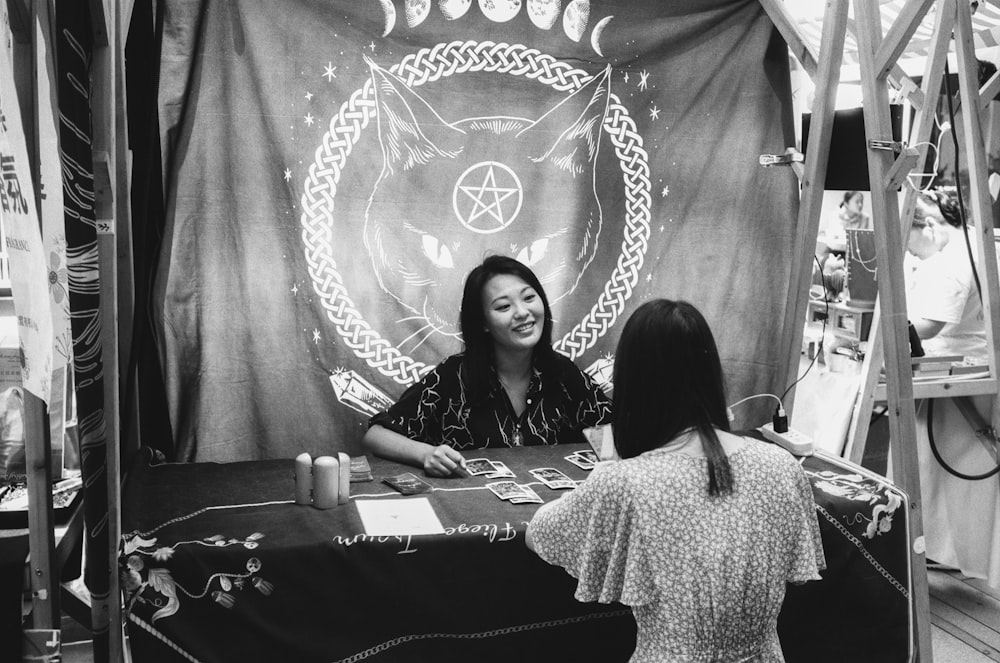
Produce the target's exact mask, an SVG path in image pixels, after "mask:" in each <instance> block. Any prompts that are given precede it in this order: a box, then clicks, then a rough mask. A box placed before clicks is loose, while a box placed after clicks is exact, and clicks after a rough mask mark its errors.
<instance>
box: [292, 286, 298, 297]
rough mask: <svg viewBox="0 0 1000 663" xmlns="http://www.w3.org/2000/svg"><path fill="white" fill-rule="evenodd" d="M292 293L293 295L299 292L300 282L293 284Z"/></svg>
mask: <svg viewBox="0 0 1000 663" xmlns="http://www.w3.org/2000/svg"><path fill="white" fill-rule="evenodd" d="M292 294H293V295H297V294H299V284H298V283H296V284H294V285H292Z"/></svg>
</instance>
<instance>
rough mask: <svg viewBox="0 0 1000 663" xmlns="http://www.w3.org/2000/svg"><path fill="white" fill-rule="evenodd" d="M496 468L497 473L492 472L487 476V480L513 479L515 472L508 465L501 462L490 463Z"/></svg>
mask: <svg viewBox="0 0 1000 663" xmlns="http://www.w3.org/2000/svg"><path fill="white" fill-rule="evenodd" d="M490 462H491V463H493V466H494V467H495V468H496V471H495V472H490V473H489V474H487V475H486V478H487V479H513V478H514V471H513V470H512V469H510V468H509V467H507V465H506V464H504V463H502V462H500V461H499V460H493V461H490Z"/></svg>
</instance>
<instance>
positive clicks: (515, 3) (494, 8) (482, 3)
mask: <svg viewBox="0 0 1000 663" xmlns="http://www.w3.org/2000/svg"><path fill="white" fill-rule="evenodd" d="M479 8H480V9H481V10H482V11H483V15H484V16H486V18H488V19H490V20H491V21H494V22H496V23H504V22H506V21H509V20H510V19H512V18H514V17H515V16H517V12H519V11H521V0H479Z"/></svg>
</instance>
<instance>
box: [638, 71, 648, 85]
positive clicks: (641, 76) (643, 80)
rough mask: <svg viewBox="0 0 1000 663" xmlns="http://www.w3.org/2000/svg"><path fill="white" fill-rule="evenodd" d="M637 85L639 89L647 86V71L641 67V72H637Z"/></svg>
mask: <svg viewBox="0 0 1000 663" xmlns="http://www.w3.org/2000/svg"><path fill="white" fill-rule="evenodd" d="M638 85H639V89H640V90H645V89H646V88H647V87H649V72H648V71H646V70H645V69H643V70H642V73H641V74H639V83H638Z"/></svg>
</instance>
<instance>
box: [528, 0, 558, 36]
mask: <svg viewBox="0 0 1000 663" xmlns="http://www.w3.org/2000/svg"><path fill="white" fill-rule="evenodd" d="M561 9H562V0H528V7H527V11H528V18H530V19H531V22H532V23H534V24H535V25H536V26H538V27H539V28H541V29H542V30H549V29H551V28H552V26H553V25H555V24H556V21H557V20H559V11H560V10H561Z"/></svg>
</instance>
